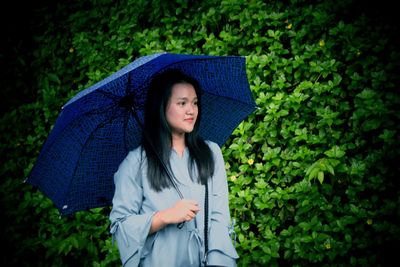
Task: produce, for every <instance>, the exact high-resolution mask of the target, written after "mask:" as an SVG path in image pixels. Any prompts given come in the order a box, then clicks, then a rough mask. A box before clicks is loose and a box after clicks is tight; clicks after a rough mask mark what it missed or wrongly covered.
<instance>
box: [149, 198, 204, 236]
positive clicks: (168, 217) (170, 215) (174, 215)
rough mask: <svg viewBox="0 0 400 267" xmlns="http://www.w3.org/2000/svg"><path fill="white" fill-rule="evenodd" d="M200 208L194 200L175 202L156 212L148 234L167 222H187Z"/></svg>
mask: <svg viewBox="0 0 400 267" xmlns="http://www.w3.org/2000/svg"><path fill="white" fill-rule="evenodd" d="M199 210H200V208H199V205H198V203H197V202H196V201H194V200H190V199H182V200H179V201H177V202H176V203H175V205H174V206H172V207H171V208H168V209H165V210H161V211H158V212H156V214H154V216H153V221H152V224H151V228H150V234H151V233H154V232H156V231H158V230H160V229H161V228H163V227H165V226H166V225H168V224H178V223H181V222H188V221H191V220H193V219H194V217H196V214H197V212H199Z"/></svg>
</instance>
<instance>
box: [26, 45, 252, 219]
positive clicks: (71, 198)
mask: <svg viewBox="0 0 400 267" xmlns="http://www.w3.org/2000/svg"><path fill="white" fill-rule="evenodd" d="M168 69H177V70H180V71H182V72H183V73H185V74H186V75H189V76H191V77H194V78H196V79H197V80H198V81H199V83H200V86H201V88H202V89H203V95H202V119H201V122H200V136H201V137H202V138H204V139H208V140H211V141H214V142H216V143H218V144H219V145H220V146H222V145H223V144H224V143H225V142H226V140H227V139H228V138H229V136H230V135H231V133H232V131H233V130H234V129H235V128H236V127H237V126H238V125H239V123H240V122H241V121H243V120H244V119H245V118H246V117H247V116H248V115H249V114H250V113H252V112H253V111H254V109H255V102H254V100H253V98H252V95H251V91H250V88H249V83H248V80H247V75H246V61H245V58H244V57H239V56H207V55H184V54H170V53H158V54H153V55H149V56H144V57H140V58H138V59H136V60H135V61H133V62H132V63H130V64H129V65H127V66H125V67H124V68H122V69H120V70H119V71H117V72H115V73H114V74H112V75H111V76H109V77H107V78H105V79H104V80H102V81H100V82H98V83H96V84H94V85H93V86H91V87H89V88H87V89H85V90H83V91H81V92H80V93H78V94H77V95H76V96H74V97H73V98H72V99H71V100H70V101H68V102H67V103H66V104H65V105H64V106H63V108H62V110H61V113H60V114H59V116H58V118H57V120H56V122H55V125H54V127H53V129H52V131H51V133H50V134H49V136H48V138H47V140H46V142H45V144H44V146H43V148H42V150H41V152H40V154H39V157H38V159H37V161H36V164H35V165H34V166H33V169H32V171H31V173H30V174H29V176H28V178H27V180H26V181H27V182H28V183H29V184H31V185H33V186H35V187H37V188H39V189H40V190H41V191H42V192H43V193H45V194H46V195H47V196H48V197H49V198H50V199H51V200H52V201H53V203H54V204H55V206H56V207H57V208H58V210H59V211H60V213H61V214H63V215H67V214H71V213H73V212H76V211H80V210H88V209H91V208H96V207H102V206H107V205H111V201H112V197H113V194H114V182H113V175H114V173H115V172H116V171H117V169H118V166H119V164H120V163H121V161H122V160H123V159H124V158H125V156H126V155H127V154H128V152H129V151H130V150H133V149H134V148H136V147H138V146H139V145H140V142H141V139H142V134H141V133H142V131H141V125H140V124H142V123H143V117H144V114H143V109H144V103H145V100H146V95H147V88H148V85H149V82H150V80H151V78H152V77H153V76H154V75H155V74H157V73H160V72H162V71H165V70H168ZM132 111H133V112H132Z"/></svg>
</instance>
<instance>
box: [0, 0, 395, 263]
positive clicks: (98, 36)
mask: <svg viewBox="0 0 400 267" xmlns="http://www.w3.org/2000/svg"><path fill="white" fill-rule="evenodd" d="M58 2H59V3H58V4H54V3H53V4H52V5H49V6H46V7H43V8H41V9H37V10H35V12H34V16H33V17H32V21H31V23H32V24H31V25H32V32H33V37H34V44H35V45H34V48H35V49H34V50H33V51H32V54H29V56H30V57H31V58H33V60H32V61H31V62H29V63H28V62H25V63H24V64H26V65H28V67H29V69H30V71H31V75H30V77H34V78H31V79H27V80H19V86H20V87H21V83H22V84H26V88H32V90H34V91H33V92H31V93H32V96H33V97H32V98H34V100H33V101H31V102H30V103H26V101H25V102H21V105H19V106H15V108H10V109H9V110H8V111H7V112H6V113H5V114H4V115H3V116H2V118H1V124H0V125H1V132H2V135H1V151H0V152H1V154H2V155H5V156H6V157H5V158H3V159H2V161H1V176H2V181H1V188H2V196H1V200H2V204H3V206H4V208H3V214H4V215H5V218H4V219H3V223H5V226H4V227H3V229H4V232H3V234H5V237H4V238H3V240H5V241H6V242H5V246H6V251H5V252H6V253H5V256H3V259H2V261H3V262H2V263H3V265H4V266H118V265H119V257H118V251H117V249H116V247H115V246H114V245H112V243H111V237H110V235H109V233H108V227H109V222H108V213H109V210H110V208H109V207H105V208H99V209H93V210H91V211H85V212H78V213H76V214H75V215H73V216H72V217H60V215H59V213H58V211H57V210H56V209H55V208H54V206H53V204H52V203H51V201H50V200H49V199H48V198H46V196H44V195H43V194H42V193H41V192H40V191H37V190H34V189H33V188H32V187H31V186H29V185H26V184H24V183H23V180H24V177H25V176H26V175H27V174H28V173H29V171H30V169H31V168H32V166H33V164H34V163H35V160H36V158H37V156H38V154H39V151H40V149H41V147H42V145H43V143H44V141H45V140H46V138H47V135H48V133H49V131H50V129H51V127H52V125H53V123H54V122H55V119H56V118H57V116H58V112H59V110H60V107H61V106H62V105H63V104H64V103H65V102H66V101H67V100H68V99H69V98H71V97H72V96H73V95H74V94H76V93H77V92H78V91H80V90H82V89H84V88H86V87H88V86H90V85H92V84H93V83H95V82H97V81H99V80H101V79H102V78H105V77H106V76H108V75H110V74H111V73H112V72H114V71H116V70H118V69H119V68H121V67H123V66H125V65H126V64H128V63H129V62H131V61H133V60H134V59H135V58H137V57H138V56H141V55H146V54H151V53H155V52H159V51H168V52H176V53H194V54H212V55H242V56H246V59H247V67H248V69H247V70H248V77H249V81H250V84H251V89H252V92H253V95H254V98H255V99H256V103H257V105H258V109H257V110H256V112H254V114H252V115H251V116H250V117H249V118H248V119H247V120H246V121H244V122H243V123H242V124H241V125H240V126H239V127H238V128H237V129H236V130H235V131H234V133H233V135H232V136H231V138H230V139H229V140H228V142H227V143H226V145H225V146H224V147H223V153H224V157H225V160H226V168H227V172H228V179H229V186H230V203H231V211H232V215H233V216H234V217H235V219H236V232H237V242H236V247H237V250H238V252H239V254H240V256H241V258H240V260H239V262H238V264H239V266H386V265H387V264H388V261H389V260H390V259H391V258H392V259H393V258H395V257H396V255H395V250H394V248H395V247H396V245H397V242H398V241H399V239H400V228H399V224H398V220H399V217H400V210H399V204H400V203H399V202H400V199H399V196H400V194H399V180H398V174H399V165H398V163H397V158H398V156H399V149H400V148H399V142H400V140H399V116H400V113H399V104H400V97H399V90H398V88H399V78H400V76H399V75H398V74H399V65H400V61H399V59H400V54H399V50H398V49H397V47H398V46H399V39H398V36H399V35H398V28H397V25H395V24H392V22H393V21H392V20H391V18H392V17H391V16H390V15H391V14H392V13H390V12H389V11H390V10H389V9H382V8H379V6H374V7H370V6H366V5H365V4H363V3H362V2H361V1H360V2H358V1H351V0H342V1H305V0H293V1H283V2H282V1H261V0H258V1H257V0H255V1H240V0H237V1H212V0H207V1H185V0H175V1H160V0H159V1H155V0H154V1H146V0H139V1H129V0H121V1H117V2H114V1H111V0H91V1H58ZM386 4H387V3H386ZM389 7H390V6H389ZM382 10H383V11H386V12H389V13H387V14H385V13H383V12H382ZM385 15H386V16H385ZM18 59H20V60H23V59H24V58H23V56H22V55H21V56H20V57H19V58H18ZM13 66H15V70H16V71H17V72H18V69H17V67H18V63H15V64H14V65H13ZM22 87H23V86H22ZM3 157H4V156H3Z"/></svg>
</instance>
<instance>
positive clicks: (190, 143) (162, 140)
mask: <svg viewBox="0 0 400 267" xmlns="http://www.w3.org/2000/svg"><path fill="white" fill-rule="evenodd" d="M178 83H187V84H191V85H192V86H193V87H194V89H195V92H196V95H197V101H198V102H197V103H198V116H197V120H196V123H195V125H194V128H193V131H192V132H190V133H186V134H185V143H186V146H187V148H188V151H189V164H188V168H189V173H190V176H191V179H192V180H193V181H194V182H198V183H201V184H206V183H207V180H208V179H210V178H211V177H212V175H213V173H214V160H213V157H212V153H211V149H210V148H209V146H208V145H207V144H206V142H205V141H204V140H203V139H202V138H201V137H200V136H199V135H198V130H199V124H200V120H201V95H202V94H201V88H200V85H199V83H198V82H197V81H196V80H195V79H194V78H192V77H189V76H187V75H185V74H184V73H182V72H181V71H179V70H167V71H164V72H162V73H160V74H157V75H156V76H154V77H153V78H152V80H151V82H150V85H149V91H148V95H147V100H146V105H145V115H144V116H145V117H144V118H145V122H144V133H143V140H142V144H143V146H142V148H143V149H144V150H145V152H146V156H147V177H148V179H149V183H150V186H151V188H152V189H153V190H155V191H157V192H159V191H162V190H163V189H164V188H169V187H171V186H172V185H173V184H172V181H171V180H170V179H169V178H168V176H167V174H166V170H165V168H164V167H163V165H162V163H161V161H160V160H162V161H163V162H164V163H165V165H166V166H167V167H168V168H170V156H171V149H172V134H171V128H170V126H169V124H168V122H167V119H166V115H165V111H166V108H167V105H168V101H169V99H170V97H171V94H172V87H173V86H174V85H175V84H178ZM156 153H158V155H157V154H156Z"/></svg>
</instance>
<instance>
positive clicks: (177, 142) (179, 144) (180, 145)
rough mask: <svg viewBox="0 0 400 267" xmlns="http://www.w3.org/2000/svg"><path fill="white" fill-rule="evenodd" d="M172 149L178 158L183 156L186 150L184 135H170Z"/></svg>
mask: <svg viewBox="0 0 400 267" xmlns="http://www.w3.org/2000/svg"><path fill="white" fill-rule="evenodd" d="M172 148H173V149H174V150H175V151H176V153H178V155H179V156H180V157H182V156H183V152H184V151H185V148H186V143H185V134H180V135H172Z"/></svg>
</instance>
